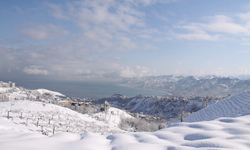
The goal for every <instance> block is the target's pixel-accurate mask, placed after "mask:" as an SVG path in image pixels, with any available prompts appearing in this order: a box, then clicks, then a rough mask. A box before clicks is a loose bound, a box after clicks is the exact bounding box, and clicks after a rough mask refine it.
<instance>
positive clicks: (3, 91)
mask: <svg viewBox="0 0 250 150" xmlns="http://www.w3.org/2000/svg"><path fill="white" fill-rule="evenodd" d="M55 99H57V100H60V99H66V96H65V95H63V94H61V93H58V92H54V91H50V90H46V89H37V90H29V89H25V88H23V87H15V88H0V100H1V101H9V100H40V101H49V100H55Z"/></svg>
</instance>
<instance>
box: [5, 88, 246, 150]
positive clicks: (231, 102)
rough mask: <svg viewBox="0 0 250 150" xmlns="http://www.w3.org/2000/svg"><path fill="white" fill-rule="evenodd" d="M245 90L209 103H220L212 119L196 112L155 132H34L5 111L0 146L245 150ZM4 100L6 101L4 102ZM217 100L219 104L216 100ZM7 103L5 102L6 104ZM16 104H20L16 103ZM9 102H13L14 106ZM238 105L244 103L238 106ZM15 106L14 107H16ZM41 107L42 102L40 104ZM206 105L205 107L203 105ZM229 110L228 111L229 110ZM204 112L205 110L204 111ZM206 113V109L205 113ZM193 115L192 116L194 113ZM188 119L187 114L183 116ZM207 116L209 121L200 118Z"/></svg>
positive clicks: (64, 148) (149, 149)
mask: <svg viewBox="0 0 250 150" xmlns="http://www.w3.org/2000/svg"><path fill="white" fill-rule="evenodd" d="M248 102H249V91H245V92H243V93H240V94H238V95H235V96H232V97H230V98H228V99H225V100H223V101H221V102H218V103H216V104H213V105H211V106H210V107H208V108H207V109H211V110H212V108H217V107H216V106H219V105H220V106H223V105H224V107H222V108H221V109H218V110H214V111H215V114H216V115H214V116H216V117H215V118H217V117H220V116H223V114H227V113H228V115H227V117H220V118H217V119H215V120H211V119H213V118H210V119H207V118H206V116H204V115H200V116H199V115H198V114H201V112H202V111H204V110H201V111H199V112H197V113H195V114H193V115H194V116H195V115H198V116H199V117H198V119H197V120H191V119H192V116H193V115H191V116H190V117H191V119H190V121H199V122H180V123H176V124H173V125H172V126H170V127H168V128H165V129H162V130H158V131H156V132H136V133H119V134H105V135H100V134H96V133H91V132H84V133H81V134H72V133H67V132H59V133H57V134H55V135H52V136H44V135H41V134H38V133H37V132H36V130H29V129H28V128H27V127H25V126H24V124H23V125H19V124H18V123H16V124H15V123H12V121H11V120H8V119H7V118H6V114H4V115H2V116H1V117H0V135H1V136H0V147H1V149H14V150H15V149H26V150H27V149H28V150H29V149H48V150H50V149H51V150H52V149H60V150H69V149H91V150H99V149H103V150H111V149H112V150H124V149H127V150H135V149H144V150H152V149H157V150H166V149H167V150H177V149H178V150H193V149H201V150H202V149H216V150H225V149H230V150H239V149H240V150H248V149H250V141H249V138H250V128H249V127H250V115H249V111H248V110H247V108H248ZM4 103H5V104H7V103H8V102H4ZM220 103H221V104H220ZM9 105H10V103H9V104H8V107H10V106H9ZM15 105H16V107H17V106H18V107H21V106H22V105H19V104H18V103H16V104H15ZM15 105H13V106H15ZM242 106H245V107H244V108H243V109H242ZM18 107H17V108H18ZM42 107H43V106H42ZM205 109H206V108H205ZM229 110H232V111H229ZM204 113H205V112H204ZM207 115H209V113H208V114H207ZM194 118H195V117H194ZM186 119H188V118H186ZM202 120H210V121H202Z"/></svg>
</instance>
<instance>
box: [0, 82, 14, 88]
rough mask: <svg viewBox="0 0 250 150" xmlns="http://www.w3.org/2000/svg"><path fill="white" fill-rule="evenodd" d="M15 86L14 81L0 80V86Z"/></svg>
mask: <svg viewBox="0 0 250 150" xmlns="http://www.w3.org/2000/svg"><path fill="white" fill-rule="evenodd" d="M15 86H16V84H15V83H14V82H10V81H9V83H5V82H3V81H0V87H6V88H8V87H11V88H14V87H15Z"/></svg>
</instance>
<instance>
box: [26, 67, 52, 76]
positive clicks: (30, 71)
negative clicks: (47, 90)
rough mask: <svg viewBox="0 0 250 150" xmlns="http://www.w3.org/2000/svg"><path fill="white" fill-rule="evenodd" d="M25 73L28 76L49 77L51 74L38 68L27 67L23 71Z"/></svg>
mask: <svg viewBox="0 0 250 150" xmlns="http://www.w3.org/2000/svg"><path fill="white" fill-rule="evenodd" d="M23 72H25V73H27V74H33V75H39V74H40V75H49V72H48V71H47V70H42V69H38V68H33V67H25V68H24V69H23Z"/></svg>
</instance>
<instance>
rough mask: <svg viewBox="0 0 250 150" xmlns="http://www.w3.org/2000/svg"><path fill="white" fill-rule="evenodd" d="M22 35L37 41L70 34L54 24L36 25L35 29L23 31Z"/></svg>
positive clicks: (21, 31)
mask: <svg viewBox="0 0 250 150" xmlns="http://www.w3.org/2000/svg"><path fill="white" fill-rule="evenodd" d="M20 33H21V34H23V35H26V36H28V37H29V38H32V39H36V40H45V39H55V38H60V37H61V36H64V35H67V34H68V33H69V32H68V31H67V30H65V29H63V28H61V27H57V26H54V25H52V24H47V25H41V24H35V25H33V27H30V28H25V29H21V30H20Z"/></svg>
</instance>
